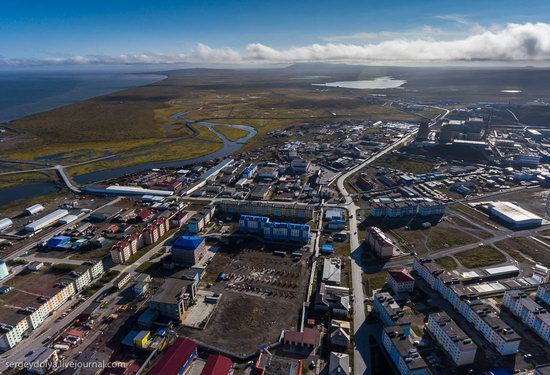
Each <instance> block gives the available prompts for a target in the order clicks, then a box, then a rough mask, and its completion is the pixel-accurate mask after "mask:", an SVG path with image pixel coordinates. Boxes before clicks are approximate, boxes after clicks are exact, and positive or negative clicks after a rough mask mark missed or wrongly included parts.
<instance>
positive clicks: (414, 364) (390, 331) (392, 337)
mask: <svg viewBox="0 0 550 375" xmlns="http://www.w3.org/2000/svg"><path fill="white" fill-rule="evenodd" d="M382 345H383V346H384V349H386V352H387V353H388V356H389V357H390V359H391V361H392V363H393V365H394V366H395V368H396V370H397V372H398V373H399V374H401V375H425V374H427V373H428V372H427V367H428V366H427V365H426V362H424V360H423V359H422V357H421V356H420V353H418V351H417V350H416V348H415V347H414V345H413V343H412V342H411V341H410V339H409V337H408V335H406V334H405V333H404V332H403V331H402V329H401V327H395V326H393V327H392V326H390V327H384V328H383V331H382Z"/></svg>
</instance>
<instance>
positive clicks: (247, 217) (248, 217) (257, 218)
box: [240, 215, 269, 222]
mask: <svg viewBox="0 0 550 375" xmlns="http://www.w3.org/2000/svg"><path fill="white" fill-rule="evenodd" d="M240 218H241V219H243V220H253V221H262V222H268V221H269V218H268V217H267V216H255V215H241V217H240Z"/></svg>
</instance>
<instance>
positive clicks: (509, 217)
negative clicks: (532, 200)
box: [489, 201, 542, 228]
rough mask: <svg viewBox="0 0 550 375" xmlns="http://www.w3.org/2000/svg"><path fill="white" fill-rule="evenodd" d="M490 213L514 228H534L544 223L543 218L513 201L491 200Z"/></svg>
mask: <svg viewBox="0 0 550 375" xmlns="http://www.w3.org/2000/svg"><path fill="white" fill-rule="evenodd" d="M489 213H490V214H491V215H493V216H495V217H496V218H498V219H500V220H502V221H504V222H506V223H507V224H509V225H510V226H511V227H513V228H527V227H529V228H532V227H539V226H541V224H542V218H541V217H540V216H538V215H535V214H533V213H532V212H530V211H527V210H526V209H524V208H522V207H519V206H517V205H515V204H514V203H512V202H502V201H501V202H491V203H489Z"/></svg>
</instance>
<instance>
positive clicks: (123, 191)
mask: <svg viewBox="0 0 550 375" xmlns="http://www.w3.org/2000/svg"><path fill="white" fill-rule="evenodd" d="M83 191H84V192H86V193H90V194H102V195H110V194H113V195H154V196H163V197H166V196H170V195H173V194H174V193H173V192H172V191H166V190H153V189H144V188H141V187H138V186H119V185H111V186H108V187H106V188H99V187H98V188H85V189H83Z"/></svg>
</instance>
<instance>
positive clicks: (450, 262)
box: [435, 256, 458, 271]
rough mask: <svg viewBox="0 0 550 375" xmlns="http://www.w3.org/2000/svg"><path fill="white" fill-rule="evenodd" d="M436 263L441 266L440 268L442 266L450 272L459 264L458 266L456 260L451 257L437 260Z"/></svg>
mask: <svg viewBox="0 0 550 375" xmlns="http://www.w3.org/2000/svg"><path fill="white" fill-rule="evenodd" d="M435 262H436V263H437V264H439V266H441V267H442V268H444V269H446V270H448V271H450V270H454V269H456V267H457V266H458V264H456V262H455V260H454V259H453V258H452V257H449V256H447V257H443V258H439V259H436V260H435Z"/></svg>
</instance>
